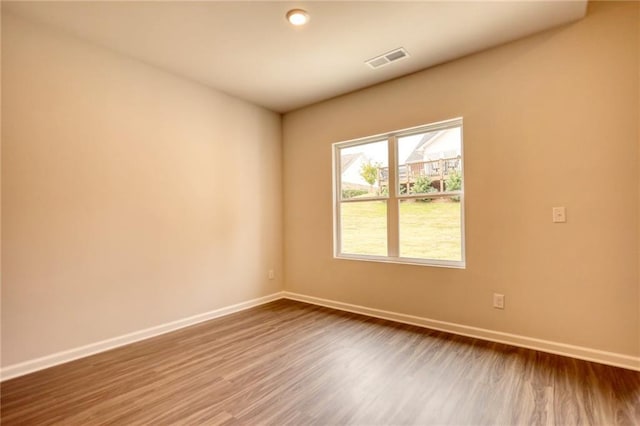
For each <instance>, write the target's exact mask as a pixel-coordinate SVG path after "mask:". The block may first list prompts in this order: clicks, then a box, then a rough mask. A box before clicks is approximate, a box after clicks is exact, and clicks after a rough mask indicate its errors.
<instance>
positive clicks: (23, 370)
mask: <svg viewBox="0 0 640 426" xmlns="http://www.w3.org/2000/svg"><path fill="white" fill-rule="evenodd" d="M282 297H283V295H282V292H278V293H274V294H270V295H268V296H264V297H259V298H257V299H252V300H248V301H246V302H242V303H238V304H235V305H231V306H225V307H224V308H219V309H214V310H213V311H209V312H205V313H203V314H198V315H194V316H191V317H188V318H183V319H180V320H177V321H172V322H169V323H166V324H161V325H158V326H155V327H151V328H147V329H144V330H140V331H135V332H133V333H129V334H124V335H122V336H117V337H113V338H111V339H107V340H102V341H100V342H96V343H91V344H89V345H85V346H81V347H78V348H73V349H69V350H66V351H62V352H57V353H55V354H52V355H47V356H44V357H41V358H36V359H32V360H29V361H25V362H21V363H19V364H13V365H9V366H7V367H4V368H2V369H1V370H0V381H5V380H9V379H12V378H14V377H18V376H23V375H25V374H29V373H33V372H35V371H38V370H43V369H45V368H49V367H53V366H55V365H58V364H64V363H65V362H69V361H73V360H74V359H78V358H84V357H86V356H89V355H94V354H97V353H99V352H104V351H108V350H110V349H114V348H117V347H119V346H124V345H128V344H130V343H134V342H138V341H140V340H145V339H148V338H150V337H155V336H159V335H161V334H165V333H169V332H171V331H175V330H178V329H181V328H184V327H188V326H190V325H194V324H198V323H200V322H203V321H208V320H211V319H214V318H218V317H222V316H225V315H229V314H232V313H235V312H239V311H243V310H245V309H249V308H253V307H254V306H259V305H263V304H265V303H269V302H273V301H274V300H278V299H282Z"/></svg>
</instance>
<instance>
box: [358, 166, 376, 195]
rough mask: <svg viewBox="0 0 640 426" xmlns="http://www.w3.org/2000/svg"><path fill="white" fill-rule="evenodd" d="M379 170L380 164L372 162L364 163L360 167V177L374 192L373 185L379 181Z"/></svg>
mask: <svg viewBox="0 0 640 426" xmlns="http://www.w3.org/2000/svg"><path fill="white" fill-rule="evenodd" d="M379 168H380V164H379V163H372V162H371V161H370V160H368V161H367V162H366V163H362V166H360V176H362V179H364V181H365V182H367V183H368V184H369V186H370V187H371V190H372V191H373V185H374V184H375V183H376V181H377V180H378V169H379Z"/></svg>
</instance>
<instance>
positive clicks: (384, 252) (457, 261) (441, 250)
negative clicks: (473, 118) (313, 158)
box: [333, 118, 465, 268]
mask: <svg viewBox="0 0 640 426" xmlns="http://www.w3.org/2000/svg"><path fill="white" fill-rule="evenodd" d="M333 149H334V180H335V188H334V192H335V218H334V225H335V226H334V229H335V231H334V233H335V238H334V250H335V256H336V257H338V258H346V259H361V260H374V261H376V260H377V261H386V262H400V263H412V264H416V263H417V264H425V265H436V266H450V267H460V268H463V267H464V266H465V257H464V179H463V176H464V173H463V153H462V152H463V150H462V119H461V118H458V119H454V120H448V121H444V122H439V123H434V124H429V125H426V126H420V127H416V128H412V129H406V130H401V131H397V132H392V133H389V134H386V135H382V136H376V137H371V138H365V139H358V140H353V141H347V142H340V143H336V144H334V145H333Z"/></svg>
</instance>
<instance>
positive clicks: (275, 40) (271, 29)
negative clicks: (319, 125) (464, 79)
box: [2, 0, 587, 112]
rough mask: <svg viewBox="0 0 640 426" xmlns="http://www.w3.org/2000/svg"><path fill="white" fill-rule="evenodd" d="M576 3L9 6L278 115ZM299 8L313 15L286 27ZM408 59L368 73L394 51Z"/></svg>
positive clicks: (581, 0)
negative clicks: (401, 50) (399, 49)
mask: <svg viewBox="0 0 640 426" xmlns="http://www.w3.org/2000/svg"><path fill="white" fill-rule="evenodd" d="M586 5H587V1H586V0H571V1H536V0H529V1H522V2H516V1H470V2H446V1H431V2H427V1H413V2H398V1H376V2H363V1H352V2H338V1H303V2H291V1H277V2H265V1H247V0H243V1H227V2H180V1H174V2H164V1H159V2H154V1H151V2H142V1H126V2H106V1H105V2H97V1H92V2H55V1H54V2H52V1H48V2H4V1H3V2H2V7H3V12H6V11H10V12H12V13H15V14H18V15H21V16H23V17H25V18H27V19H31V20H34V21H39V22H42V23H46V24H49V25H51V26H54V27H58V28H60V29H63V30H64V31H66V32H69V33H72V34H74V35H76V36H78V37H80V38H83V39H86V40H89V41H91V42H94V43H96V44H99V45H102V46H105V47H107V48H110V49H112V50H114V51H117V52H120V53H123V54H126V55H129V56H132V57H136V58H139V59H141V60H143V61H145V62H147V63H149V64H153V65H156V66H158V67H161V68H164V69H167V70H169V71H171V72H174V73H176V74H179V75H182V76H185V77H187V78H190V79H193V80H196V81H198V82H200V83H203V84H206V85H208V86H211V87H214V88H216V89H218V90H221V91H223V92H226V93H228V94H231V95H234V96H237V97H240V98H243V99H246V100H248V101H251V102H253V103H256V104H258V105H262V106H265V107H267V108H269V109H272V110H274V111H278V112H286V111H290V110H293V109H296V108H299V107H301V106H305V105H308V104H311V103H314V102H318V101H320V100H323V99H328V98H330V97H333V96H337V95H340V94H343V93H347V92H350V91H353V90H357V89H360V88H363V87H366V86H370V85H373V84H376V83H380V82H382V81H386V80H390V79H392V78H396V77H399V76H402V75H406V74H409V73H412V72H415V71H418V70H421V69H424V68H428V67H430V66H434V65H436V64H440V63H443V62H446V61H449V60H452V59H455V58H459V57H461V56H464V55H468V54H470V53H473V52H477V51H480V50H483V49H486V48H488V47H492V46H496V45H498V44H502V43H505V42H508V41H511V40H515V39H518V38H521V37H524V36H526V35H530V34H533V33H535V32H539V31H543V30H546V29H549V28H553V27H556V26H558V25H562V24H565V23H568V22H572V21H575V20H577V19H580V18H582V17H584V15H585V13H586ZM294 7H295V8H303V9H305V10H307V11H308V12H309V14H310V15H311V21H310V22H309V24H308V25H307V26H305V27H303V28H295V27H292V26H291V25H289V24H288V23H287V22H286V20H285V18H284V15H285V13H286V12H287V11H288V10H289V9H292V8H294ZM401 46H402V47H404V48H406V49H407V50H408V52H409V54H410V55H411V56H410V58H408V59H403V60H401V61H398V62H396V63H392V64H390V65H388V66H385V67H382V68H379V69H376V70H372V69H371V68H369V67H368V66H367V65H365V64H364V61H365V60H367V59H370V58H372V57H374V56H377V55H380V54H382V53H385V52H387V51H389V50H392V49H395V48H397V47H401Z"/></svg>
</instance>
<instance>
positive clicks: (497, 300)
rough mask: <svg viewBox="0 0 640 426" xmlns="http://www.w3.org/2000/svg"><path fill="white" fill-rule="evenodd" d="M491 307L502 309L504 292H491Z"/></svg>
mask: <svg viewBox="0 0 640 426" xmlns="http://www.w3.org/2000/svg"><path fill="white" fill-rule="evenodd" d="M493 307H494V308H496V309H504V294H499V293H493Z"/></svg>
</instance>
